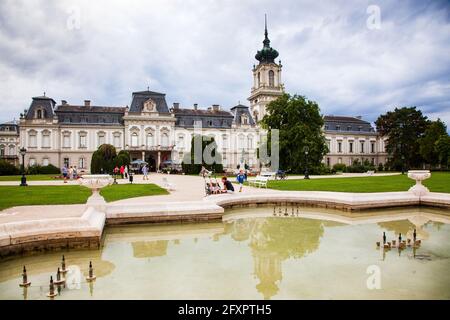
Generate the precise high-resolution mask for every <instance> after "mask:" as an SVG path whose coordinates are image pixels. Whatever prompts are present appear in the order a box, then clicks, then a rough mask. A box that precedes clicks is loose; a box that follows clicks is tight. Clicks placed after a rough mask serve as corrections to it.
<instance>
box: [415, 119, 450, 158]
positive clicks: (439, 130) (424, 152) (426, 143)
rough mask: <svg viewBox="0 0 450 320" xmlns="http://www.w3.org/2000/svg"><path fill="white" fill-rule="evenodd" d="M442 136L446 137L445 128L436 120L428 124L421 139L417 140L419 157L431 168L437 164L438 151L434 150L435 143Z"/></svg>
mask: <svg viewBox="0 0 450 320" xmlns="http://www.w3.org/2000/svg"><path fill="white" fill-rule="evenodd" d="M442 136H447V127H446V126H445V124H444V123H443V122H442V121H441V120H440V119H437V120H436V121H431V122H430V123H429V125H428V127H427V129H426V130H425V133H424V135H423V137H422V138H420V139H419V145H420V149H419V151H420V155H421V156H422V158H423V159H424V160H425V162H426V163H428V164H430V165H432V166H435V165H437V164H438V163H439V151H438V150H437V148H436V142H437V141H438V140H439V139H440V138H441V137H442Z"/></svg>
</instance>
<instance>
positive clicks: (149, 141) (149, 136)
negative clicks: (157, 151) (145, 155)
mask: <svg viewBox="0 0 450 320" xmlns="http://www.w3.org/2000/svg"><path fill="white" fill-rule="evenodd" d="M146 144H147V147H153V146H154V145H155V142H154V139H153V134H152V133H151V132H149V133H147V141H146Z"/></svg>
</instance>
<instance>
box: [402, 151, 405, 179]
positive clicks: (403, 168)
mask: <svg viewBox="0 0 450 320" xmlns="http://www.w3.org/2000/svg"><path fill="white" fill-rule="evenodd" d="M402 174H405V156H404V155H403V154H402Z"/></svg>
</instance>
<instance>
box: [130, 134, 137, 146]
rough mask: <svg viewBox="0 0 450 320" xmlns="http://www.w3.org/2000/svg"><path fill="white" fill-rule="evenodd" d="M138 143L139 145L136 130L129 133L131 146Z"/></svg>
mask: <svg viewBox="0 0 450 320" xmlns="http://www.w3.org/2000/svg"><path fill="white" fill-rule="evenodd" d="M138 145H139V139H138V134H137V133H136V132H133V133H132V134H131V146H132V147H137V146H138Z"/></svg>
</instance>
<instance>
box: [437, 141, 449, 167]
mask: <svg viewBox="0 0 450 320" xmlns="http://www.w3.org/2000/svg"><path fill="white" fill-rule="evenodd" d="M435 145H436V151H437V152H438V159H439V164H440V165H442V166H444V167H447V168H448V167H449V166H450V136H449V135H448V134H446V135H443V136H441V137H440V138H439V140H438V141H436V144H435Z"/></svg>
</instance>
